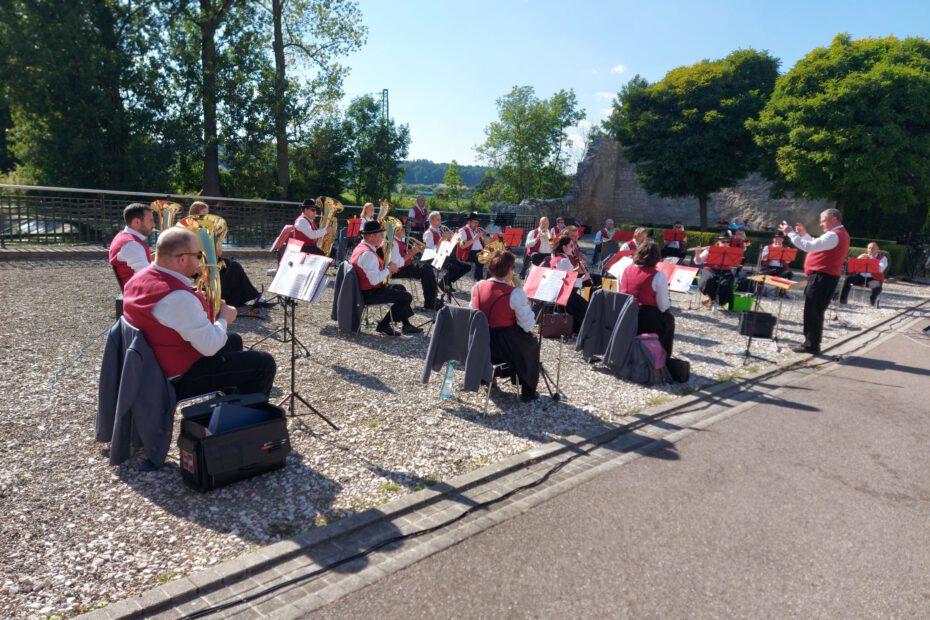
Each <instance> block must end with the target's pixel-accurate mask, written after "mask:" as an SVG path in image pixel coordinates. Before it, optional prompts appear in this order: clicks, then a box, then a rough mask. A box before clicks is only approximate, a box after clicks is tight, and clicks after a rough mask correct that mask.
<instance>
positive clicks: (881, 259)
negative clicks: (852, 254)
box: [859, 254, 888, 280]
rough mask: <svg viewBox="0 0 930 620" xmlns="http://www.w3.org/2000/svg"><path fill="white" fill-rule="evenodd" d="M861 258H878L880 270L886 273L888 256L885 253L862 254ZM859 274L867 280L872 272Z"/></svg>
mask: <svg viewBox="0 0 930 620" xmlns="http://www.w3.org/2000/svg"><path fill="white" fill-rule="evenodd" d="M859 258H871V259H873V260H874V259H876V258H877V259H878V270H879V271H881V272H882V273H885V270H886V269H888V257H887V256H885V255H884V254H876V255H875V256H872V255H871V254H861V255H860V256H859ZM859 275H860V276H862V277H863V278H865V279H867V280H868V279H869V278H871V277H872V274H871V273H869V272H865V273H860V274H859Z"/></svg>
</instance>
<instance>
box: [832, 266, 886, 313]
mask: <svg viewBox="0 0 930 620" xmlns="http://www.w3.org/2000/svg"><path fill="white" fill-rule="evenodd" d="M854 284H855V285H856V286H868V287H869V288H870V289H871V290H872V294H871V295H869V303H870V304H872V305H873V306H874V305H875V300H876V299H878V296H879V295H881V294H882V283H881V282H879V281H878V280H876V279H875V278H865V277H863V276H861V275H859V274H858V273H854V274H852V275H848V276H846V279H845V280H843V290H842V291H841V292H840V303H841V304H845V303H846V301H847V300H848V299H849V290H850V289H851V288H852V287H853V285H854Z"/></svg>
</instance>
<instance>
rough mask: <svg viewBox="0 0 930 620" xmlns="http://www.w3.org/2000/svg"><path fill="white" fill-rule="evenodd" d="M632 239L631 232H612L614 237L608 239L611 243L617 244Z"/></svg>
mask: <svg viewBox="0 0 930 620" xmlns="http://www.w3.org/2000/svg"><path fill="white" fill-rule="evenodd" d="M632 238H633V231H632V230H617V231H615V232H614V236H613V237H611V238H610V240H611V241H616V242H617V243H624V242H626V241H629V240H630V239H632Z"/></svg>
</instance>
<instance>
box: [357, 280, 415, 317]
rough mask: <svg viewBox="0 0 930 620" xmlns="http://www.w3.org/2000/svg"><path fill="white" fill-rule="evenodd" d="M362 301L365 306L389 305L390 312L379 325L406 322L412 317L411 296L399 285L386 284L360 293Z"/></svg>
mask: <svg viewBox="0 0 930 620" xmlns="http://www.w3.org/2000/svg"><path fill="white" fill-rule="evenodd" d="M362 299H364V300H365V305H366V306H378V305H381V304H391V310H390V312H388V313H387V314H385V315H384V318H382V319H381V321H380V324H381V325H387V324H388V323H389V322H390V321H391V320H394V321H400V322H406V321H407V320H409V319H410V317H412V316H413V309H412V308H411V307H410V304H411V303H412V302H413V296H412V295H410V293H408V292H407V289H405V288H404V287H403V285H400V284H388V285H387V286H382V287H380V288H373V289H370V290H367V291H362Z"/></svg>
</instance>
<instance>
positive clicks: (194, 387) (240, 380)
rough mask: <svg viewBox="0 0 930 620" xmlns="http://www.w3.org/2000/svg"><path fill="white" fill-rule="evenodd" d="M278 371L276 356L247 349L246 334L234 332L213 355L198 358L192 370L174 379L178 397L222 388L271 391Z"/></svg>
mask: <svg viewBox="0 0 930 620" xmlns="http://www.w3.org/2000/svg"><path fill="white" fill-rule="evenodd" d="M276 371H277V366H276V365H275V362H274V358H273V357H271V355H270V354H269V353H266V352H264V351H243V350H242V336H240V335H239V334H233V333H230V334H228V335H227V339H226V344H225V345H223V348H222V349H220V350H219V351H217V352H216V353H215V354H214V355H211V356H210V357H203V358H200V359H199V360H197V361H196V362H195V363H194V365H193V366H191V367H190V370H188V371H187V372H185V373H184V374H183V375H181V376H180V377H177V378H175V379H173V380H172V381H171V382H172V383H173V384H174V391H175V393H176V394H177V397H178V400H181V399H182V398H190V397H191V396H198V395H200V394H206V393H208V392H213V391H215V390H222V391H223V392H225V393H227V394H232V393H235V394H257V393H259V392H260V393H262V394H265V395H267V394H268V393H269V392H271V386H272V384H274V375H275V372H276Z"/></svg>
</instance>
